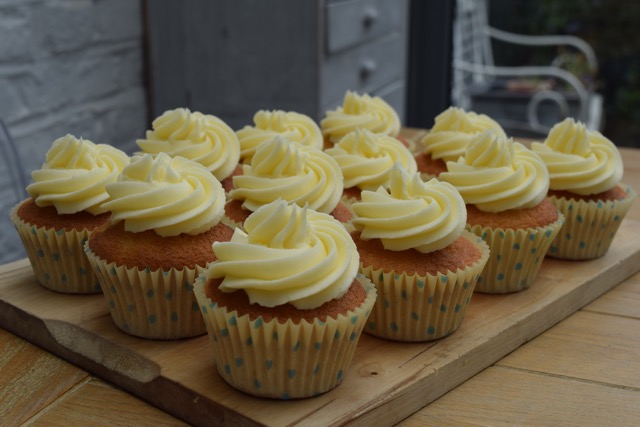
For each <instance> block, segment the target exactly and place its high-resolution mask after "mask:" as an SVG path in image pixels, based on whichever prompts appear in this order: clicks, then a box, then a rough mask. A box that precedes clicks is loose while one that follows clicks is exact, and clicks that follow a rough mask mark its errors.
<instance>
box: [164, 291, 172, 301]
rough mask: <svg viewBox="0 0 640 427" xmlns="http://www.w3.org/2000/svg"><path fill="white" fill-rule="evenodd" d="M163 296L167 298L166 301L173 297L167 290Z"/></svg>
mask: <svg viewBox="0 0 640 427" xmlns="http://www.w3.org/2000/svg"><path fill="white" fill-rule="evenodd" d="M164 297H165V298H166V299H167V301H171V300H172V299H173V292H171V291H169V292H167V293H166V294H164Z"/></svg>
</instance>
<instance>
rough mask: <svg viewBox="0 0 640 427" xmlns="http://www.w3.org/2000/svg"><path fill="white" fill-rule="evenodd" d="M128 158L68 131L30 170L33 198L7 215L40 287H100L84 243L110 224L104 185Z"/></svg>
mask: <svg viewBox="0 0 640 427" xmlns="http://www.w3.org/2000/svg"><path fill="white" fill-rule="evenodd" d="M128 163H129V157H128V156H127V155H126V154H125V153H123V152H122V151H120V150H118V149H117V148H114V147H112V146H110V145H106V144H94V143H93V142H91V141H89V140H86V139H82V138H79V139H78V138H76V137H74V136H72V135H68V134H67V135H65V136H63V137H62V138H58V139H56V140H55V141H54V142H53V144H52V145H51V147H50V149H49V150H48V151H47V154H46V160H45V162H44V164H43V165H42V167H41V168H40V169H38V170H35V171H33V172H32V173H31V177H32V180H33V182H32V183H31V184H30V185H28V186H27V192H28V193H29V195H30V196H31V197H30V198H29V199H27V200H24V201H22V202H20V203H18V204H17V205H15V206H14V207H13V209H12V210H11V212H10V216H11V220H12V222H13V223H14V225H15V226H16V229H17V230H18V234H19V235H20V238H21V239H22V243H23V244H24V247H25V251H26V253H27V256H28V257H29V261H30V262H31V266H32V267H33V271H34V273H35V275H36V279H37V280H38V282H39V283H40V284H41V285H42V286H44V287H45V288H48V289H51V290H54V291H58V292H64V293H73V294H88V293H97V292H100V285H99V284H98V281H97V278H96V276H95V274H93V269H92V268H91V266H90V264H89V261H88V260H87V259H86V257H85V255H84V250H83V244H84V242H85V241H86V240H87V239H88V238H89V236H90V235H91V234H92V233H93V232H94V231H95V230H96V229H98V228H100V227H102V226H104V225H106V224H107V223H108V221H109V212H108V209H107V208H105V207H104V203H105V202H107V201H108V200H109V194H108V193H107V191H106V190H105V185H106V184H108V183H111V182H114V181H115V180H116V178H117V177H118V174H119V173H120V171H121V170H122V169H123V168H124V167H125V165H127V164H128Z"/></svg>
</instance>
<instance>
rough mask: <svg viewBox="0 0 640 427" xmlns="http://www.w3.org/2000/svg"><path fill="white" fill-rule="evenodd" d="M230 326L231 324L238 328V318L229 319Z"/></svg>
mask: <svg viewBox="0 0 640 427" xmlns="http://www.w3.org/2000/svg"><path fill="white" fill-rule="evenodd" d="M229 324H230V325H231V326H236V325H237V324H238V320H237V319H236V316H231V317H230V318H229Z"/></svg>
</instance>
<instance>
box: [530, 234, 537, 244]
mask: <svg viewBox="0 0 640 427" xmlns="http://www.w3.org/2000/svg"><path fill="white" fill-rule="evenodd" d="M529 240H531V241H532V242H533V241H534V240H536V235H535V234H529Z"/></svg>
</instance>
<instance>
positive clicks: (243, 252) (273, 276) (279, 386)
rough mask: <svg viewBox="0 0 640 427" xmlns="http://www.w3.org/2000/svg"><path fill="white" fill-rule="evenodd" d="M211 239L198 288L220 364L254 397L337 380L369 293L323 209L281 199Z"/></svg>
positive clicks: (301, 391) (354, 257)
mask: <svg viewBox="0 0 640 427" xmlns="http://www.w3.org/2000/svg"><path fill="white" fill-rule="evenodd" d="M245 229H246V233H245V232H243V231H242V230H240V229H238V228H237V229H236V230H235V232H234V235H233V238H232V239H231V241H230V242H226V243H215V244H214V245H213V251H214V252H215V254H216V256H217V258H218V261H216V262H215V263H213V264H211V266H210V267H209V269H208V270H207V271H206V273H204V274H203V275H201V276H200V277H198V280H197V281H196V284H195V294H196V297H197V299H198V302H199V304H200V309H201V311H202V316H203V318H204V319H205V323H206V325H207V330H208V333H209V338H210V339H211V342H212V344H213V352H214V358H213V359H214V361H215V364H216V367H217V369H218V372H219V373H220V375H221V376H222V378H224V380H225V381H226V382H228V383H229V384H230V385H231V386H233V387H235V388H237V389H239V390H242V391H244V392H246V393H250V394H253V395H256V396H264V397H271V398H279V399H292V398H303V397H309V396H314V395H317V394H320V393H324V392H326V391H328V390H331V389H332V388H334V387H336V386H337V385H338V384H340V383H341V382H342V380H343V379H344V378H345V376H346V375H347V371H348V368H349V365H350V364H351V359H352V357H353V353H354V350H355V348H356V345H357V343H358V340H359V338H360V335H361V333H362V330H363V328H364V325H365V322H366V319H367V317H368V315H369V312H370V310H371V307H372V306H373V304H374V301H375V299H376V291H375V288H374V287H373V285H372V284H371V282H369V281H368V280H366V279H364V278H360V277H356V275H357V272H358V252H357V251H356V249H355V246H354V244H353V241H352V240H351V238H350V236H349V234H348V233H347V232H346V230H345V228H344V227H343V226H342V224H340V223H339V222H338V221H336V220H335V219H334V218H332V217H331V216H330V215H327V214H324V213H319V212H316V211H313V210H311V209H308V208H301V207H299V206H297V205H295V204H287V203H286V202H285V201H283V200H276V201H275V202H273V203H270V204H267V205H265V206H262V207H261V208H259V209H258V210H256V211H255V212H254V213H252V214H251V215H250V216H249V218H247V221H246V222H245Z"/></svg>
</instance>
